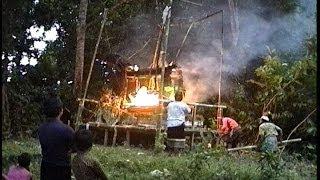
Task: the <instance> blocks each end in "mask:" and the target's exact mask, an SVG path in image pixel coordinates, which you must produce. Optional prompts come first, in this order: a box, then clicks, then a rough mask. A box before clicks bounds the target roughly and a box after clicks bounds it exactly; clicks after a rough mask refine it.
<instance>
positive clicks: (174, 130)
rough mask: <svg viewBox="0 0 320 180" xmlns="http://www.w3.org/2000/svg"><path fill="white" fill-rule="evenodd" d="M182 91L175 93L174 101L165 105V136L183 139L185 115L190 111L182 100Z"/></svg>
mask: <svg viewBox="0 0 320 180" xmlns="http://www.w3.org/2000/svg"><path fill="white" fill-rule="evenodd" d="M182 98H183V93H182V92H181V91H177V92H176V93H175V101H173V102H170V103H169V104H168V106H167V114H168V117H167V138H173V139H184V138H185V135H184V127H185V125H184V123H185V119H186V115H187V114H188V113H191V109H190V107H189V106H188V105H187V104H186V103H185V102H182Z"/></svg>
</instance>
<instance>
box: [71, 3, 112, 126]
mask: <svg viewBox="0 0 320 180" xmlns="http://www.w3.org/2000/svg"><path fill="white" fill-rule="evenodd" d="M106 20H107V9H106V8H105V9H104V12H103V19H102V23H101V28H100V32H99V36H98V40H97V43H96V46H95V49H94V53H93V57H92V60H91V65H90V70H89V74H88V78H87V82H86V87H85V89H84V94H83V98H82V99H83V100H82V101H81V102H80V103H79V108H78V112H77V117H76V129H78V128H79V125H80V122H79V121H80V119H81V115H82V110H83V107H84V102H85V101H84V99H85V98H86V96H87V92H88V87H89V82H90V78H91V73H92V69H93V64H94V60H95V58H96V54H97V51H98V47H99V44H100V40H101V36H102V31H103V27H104V25H105V23H106Z"/></svg>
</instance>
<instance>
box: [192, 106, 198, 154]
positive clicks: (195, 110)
mask: <svg viewBox="0 0 320 180" xmlns="http://www.w3.org/2000/svg"><path fill="white" fill-rule="evenodd" d="M196 114H197V106H194V111H193V113H192V122H191V123H192V135H191V145H190V149H192V148H193V145H194V121H195V119H196Z"/></svg>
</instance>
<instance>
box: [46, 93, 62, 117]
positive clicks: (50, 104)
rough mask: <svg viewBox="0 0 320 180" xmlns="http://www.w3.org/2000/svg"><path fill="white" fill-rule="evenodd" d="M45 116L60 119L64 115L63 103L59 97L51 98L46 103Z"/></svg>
mask: <svg viewBox="0 0 320 180" xmlns="http://www.w3.org/2000/svg"><path fill="white" fill-rule="evenodd" d="M43 106H44V107H43V108H44V114H45V115H46V117H48V118H57V117H60V116H61V115H62V113H63V103H62V102H61V100H60V98H59V97H50V98H48V99H47V100H46V101H45V102H44V105H43Z"/></svg>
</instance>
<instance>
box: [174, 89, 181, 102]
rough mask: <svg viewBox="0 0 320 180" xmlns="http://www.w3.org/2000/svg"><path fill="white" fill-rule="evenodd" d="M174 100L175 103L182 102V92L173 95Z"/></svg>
mask: <svg viewBox="0 0 320 180" xmlns="http://www.w3.org/2000/svg"><path fill="white" fill-rule="evenodd" d="M174 99H175V100H176V101H182V99H183V92H182V91H177V92H176V93H175V95H174Z"/></svg>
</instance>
